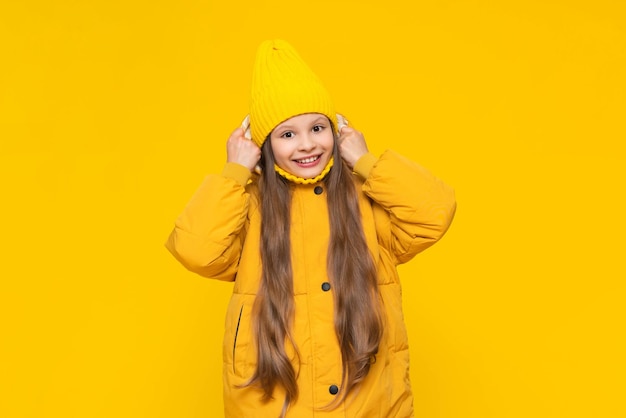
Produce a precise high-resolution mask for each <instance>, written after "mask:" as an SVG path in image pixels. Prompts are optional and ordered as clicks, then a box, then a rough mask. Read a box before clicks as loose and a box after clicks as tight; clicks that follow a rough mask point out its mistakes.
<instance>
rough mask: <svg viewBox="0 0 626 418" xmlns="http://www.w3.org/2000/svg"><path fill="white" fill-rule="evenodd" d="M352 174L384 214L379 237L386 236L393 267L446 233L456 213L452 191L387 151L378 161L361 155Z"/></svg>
mask: <svg viewBox="0 0 626 418" xmlns="http://www.w3.org/2000/svg"><path fill="white" fill-rule="evenodd" d="M354 171H355V172H356V173H357V174H359V175H360V176H361V177H363V178H364V179H365V182H364V183H363V192H364V193H365V194H366V195H367V196H368V197H369V198H370V199H372V200H373V201H374V202H376V203H377V204H378V205H379V206H380V207H382V209H383V210H384V212H385V214H386V216H385V218H386V220H383V221H382V222H380V223H387V225H383V226H382V230H380V231H379V234H380V235H383V237H384V236H385V235H386V236H387V239H386V241H387V242H386V243H385V246H386V247H387V248H388V250H389V251H390V253H391V254H393V255H394V256H395V258H396V263H398V264H400V263H405V262H407V261H409V260H410V259H411V258H413V257H414V256H415V255H416V254H418V253H419V252H421V251H423V250H425V249H426V248H428V247H430V246H431V245H433V244H434V243H435V242H437V241H438V240H439V239H440V238H441V237H442V236H443V235H444V234H445V233H446V231H447V230H448V227H449V226H450V223H451V222H452V219H453V218H454V213H455V210H456V200H455V196H454V190H453V189H452V188H451V187H450V186H448V185H446V184H445V183H444V182H442V181H441V180H439V179H438V178H437V177H435V176H434V175H433V174H431V173H430V172H429V171H428V170H426V169H425V168H423V167H422V166H420V165H418V164H416V163H414V162H412V161H410V160H408V159H407V158H405V157H403V156H401V155H399V154H397V153H396V152H394V151H391V150H388V151H385V152H384V153H383V154H382V155H381V157H380V158H379V159H377V158H376V157H375V156H374V155H372V154H369V153H368V154H366V155H364V156H363V157H361V159H359V161H357V164H356V165H355V167H354ZM379 218H380V217H379ZM377 223H379V222H378V220H377ZM379 226H380V225H379ZM379 226H377V229H379Z"/></svg>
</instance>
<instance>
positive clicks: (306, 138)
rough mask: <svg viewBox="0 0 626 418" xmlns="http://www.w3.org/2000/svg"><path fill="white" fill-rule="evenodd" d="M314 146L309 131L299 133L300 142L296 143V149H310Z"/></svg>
mask: <svg viewBox="0 0 626 418" xmlns="http://www.w3.org/2000/svg"><path fill="white" fill-rule="evenodd" d="M313 148H315V140H314V139H313V138H312V135H311V133H310V132H308V133H306V134H304V135H300V142H299V143H298V149H299V150H300V151H311V150H312V149H313Z"/></svg>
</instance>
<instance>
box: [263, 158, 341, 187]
mask: <svg viewBox="0 0 626 418" xmlns="http://www.w3.org/2000/svg"><path fill="white" fill-rule="evenodd" d="M334 160H335V159H334V158H333V157H330V160H328V163H327V164H326V167H324V169H323V170H322V172H321V173H319V174H318V175H317V176H316V177H313V178H312V179H303V178H302V177H298V176H294V175H293V174H291V173H288V172H286V171H285V170H283V169H282V168H280V167H279V166H278V165H276V164H274V170H276V172H277V173H278V174H280V175H281V176H283V177H284V178H286V179H287V180H289V181H292V182H294V183H298V184H315V183H317V182H319V181H320V180H322V179H323V178H324V177H326V174H328V172H329V171H330V169H331V168H332V167H333V163H334Z"/></svg>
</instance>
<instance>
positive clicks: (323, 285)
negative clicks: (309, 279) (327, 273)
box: [322, 282, 330, 292]
mask: <svg viewBox="0 0 626 418" xmlns="http://www.w3.org/2000/svg"><path fill="white" fill-rule="evenodd" d="M322 290H323V291H324V292H328V291H329V290H330V283H328V282H324V283H322Z"/></svg>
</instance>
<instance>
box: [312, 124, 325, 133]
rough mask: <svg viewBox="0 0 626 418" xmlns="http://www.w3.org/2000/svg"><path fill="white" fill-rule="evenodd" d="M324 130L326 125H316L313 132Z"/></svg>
mask: <svg viewBox="0 0 626 418" xmlns="http://www.w3.org/2000/svg"><path fill="white" fill-rule="evenodd" d="M323 130H324V125H315V126H314V127H313V132H322V131H323Z"/></svg>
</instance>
